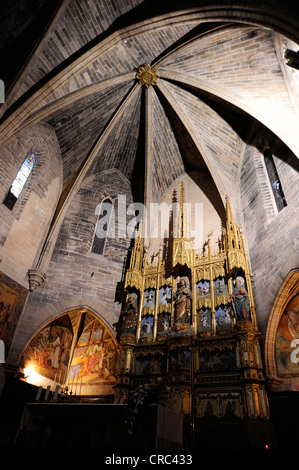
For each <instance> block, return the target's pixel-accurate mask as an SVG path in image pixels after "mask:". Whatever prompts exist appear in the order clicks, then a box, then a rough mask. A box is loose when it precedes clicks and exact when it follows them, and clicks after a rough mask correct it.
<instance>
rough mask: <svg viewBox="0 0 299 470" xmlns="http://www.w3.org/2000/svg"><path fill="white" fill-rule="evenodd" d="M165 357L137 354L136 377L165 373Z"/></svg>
mask: <svg viewBox="0 0 299 470" xmlns="http://www.w3.org/2000/svg"><path fill="white" fill-rule="evenodd" d="M165 368H166V367H165V357H164V356H163V355H161V354H159V355H158V354H156V355H155V354H150V355H146V354H139V355H137V357H136V375H139V376H140V375H153V374H164V373H165Z"/></svg>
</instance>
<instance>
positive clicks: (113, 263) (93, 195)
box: [9, 170, 132, 361]
mask: <svg viewBox="0 0 299 470" xmlns="http://www.w3.org/2000/svg"><path fill="white" fill-rule="evenodd" d="M119 195H121V196H122V197H123V200H124V201H126V207H124V208H123V207H120V208H119V207H118V201H119V197H118V196H119ZM106 197H109V198H111V200H112V201H113V203H114V209H115V226H116V235H117V234H118V232H117V230H118V227H119V224H118V222H119V215H121V219H122V221H121V222H122V225H121V229H123V228H126V227H124V223H123V215H124V213H125V211H126V209H127V207H128V205H129V204H130V203H131V202H132V196H131V190H130V185H129V182H128V181H127V180H126V178H124V177H123V175H122V174H121V173H120V172H119V171H117V170H111V171H107V172H102V173H97V174H94V175H92V176H90V177H89V178H88V179H87V180H85V182H84V184H82V186H81V187H80V189H79V190H78V191H77V193H76V194H75V195H74V197H73V199H72V201H71V203H70V205H69V209H68V212H67V215H66V217H65V218H64V221H63V223H62V225H61V229H60V232H59V235H58V237H57V241H56V245H55V248H54V250H53V254H52V258H51V261H50V264H49V267H48V270H47V273H46V274H47V279H46V281H45V282H44V284H43V285H41V286H40V287H39V288H37V289H36V290H35V291H34V292H32V293H31V294H30V296H29V298H28V302H27V305H26V309H25V311H24V313H23V317H22V320H21V323H20V324H19V326H18V332H17V334H16V336H15V341H14V347H13V349H12V352H11V354H10V358H9V359H10V361H15V360H17V358H18V357H19V355H20V353H21V352H22V351H23V349H24V347H25V346H26V344H27V343H28V341H29V340H30V339H31V338H32V336H33V335H34V334H35V333H36V331H38V329H40V328H41V327H42V326H44V325H45V324H47V323H48V322H50V321H51V320H53V318H55V317H56V316H58V315H61V314H63V313H65V312H67V311H69V310H71V309H73V308H81V307H82V308H84V307H86V308H87V307H88V308H89V309H90V310H91V311H93V312H94V313H96V314H97V315H98V316H100V317H101V318H102V319H103V321H104V322H105V323H106V324H107V325H108V326H109V327H110V329H111V330H113V323H115V322H117V320H118V318H119V314H120V310H121V303H120V302H121V300H122V292H123V290H122V284H121V281H122V274H123V266H124V263H125V261H126V256H127V252H128V248H129V244H130V240H129V239H128V237H126V238H118V237H117V238H108V239H107V242H106V246H105V250H104V253H103V255H99V254H94V253H92V252H91V247H92V242H93V237H94V233H95V228H96V222H97V215H96V208H97V206H98V204H100V203H101V202H102V201H103V200H104V199H105V198H106ZM119 209H120V211H121V212H120V211H119ZM131 219H132V217H128V218H127V220H128V221H129V220H131Z"/></svg>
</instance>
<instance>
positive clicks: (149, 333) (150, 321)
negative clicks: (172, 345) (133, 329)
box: [140, 315, 154, 339]
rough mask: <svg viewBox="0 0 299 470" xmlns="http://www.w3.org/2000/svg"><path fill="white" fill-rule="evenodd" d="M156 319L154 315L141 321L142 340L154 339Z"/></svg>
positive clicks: (146, 316)
mask: <svg viewBox="0 0 299 470" xmlns="http://www.w3.org/2000/svg"><path fill="white" fill-rule="evenodd" d="M153 329H154V317H153V316H152V315H145V316H144V317H142V320H141V332H140V337H141V338H144V339H145V338H149V339H152V338H153Z"/></svg>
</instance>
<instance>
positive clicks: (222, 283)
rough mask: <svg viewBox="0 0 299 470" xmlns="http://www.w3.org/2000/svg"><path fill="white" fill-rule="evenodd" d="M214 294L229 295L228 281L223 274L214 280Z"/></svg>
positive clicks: (218, 295)
mask: <svg viewBox="0 0 299 470" xmlns="http://www.w3.org/2000/svg"><path fill="white" fill-rule="evenodd" d="M214 294H215V297H221V296H226V295H228V286H227V281H226V279H225V278H224V277H223V276H219V277H217V279H215V280H214Z"/></svg>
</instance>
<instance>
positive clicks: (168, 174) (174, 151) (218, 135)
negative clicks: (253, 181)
mask: <svg viewBox="0 0 299 470" xmlns="http://www.w3.org/2000/svg"><path fill="white" fill-rule="evenodd" d="M46 3H47V2H43V1H37V2H34V1H33V0H32V1H27V2H26V1H25V0H24V1H22V2H19V14H20V15H22V14H23V17H24V24H23V27H21V25H20V23H18V24H19V28H18V30H17V32H18V33H17V32H16V37H14V38H9V37H7V36H5V31H3V28H2V30H1V31H0V33H1V36H2V37H6V38H7V41H6V43H5V44H4V43H3V47H2V49H1V50H0V52H1V53H2V56H3V55H4V54H5V53H6V54H7V53H8V51H10V50H13V48H14V47H15V44H17V39H18V37H17V36H18V34H19V39H20V38H21V39H22V40H23V41H24V36H25V38H26V37H27V36H26V32H27V34H29V31H30V30H31V31H33V36H34V34H37V33H38V31H37V30H39V29H42V28H41V24H43V25H44V29H43V30H42V31H40V32H39V35H38V37H37V38H36V42H35V46H34V48H32V47H31V49H30V47H29V46H28V47H29V49H30V51H29V52H28V59H27V61H26V62H25V64H24V66H23V64H21V66H23V68H20V69H19V70H18V74H17V75H16V72H14V69H15V65H14V67H11V68H9V67H8V69H7V83H8V84H9V86H8V90H7V95H6V100H5V104H4V105H2V107H1V109H0V113H1V115H2V120H1V127H0V130H1V135H2V145H5V144H6V143H8V142H9V140H10V139H12V138H14V137H15V136H17V135H18V134H20V133H21V132H22V131H23V130H24V129H27V128H29V127H30V126H32V125H34V124H35V123H37V122H40V121H43V122H47V123H48V124H50V125H52V126H53V127H54V129H55V131H56V134H57V138H58V141H59V144H60V148H61V156H62V161H63V179H64V181H63V186H64V190H65V192H64V194H65V195H66V194H70V193H71V192H72V191H75V190H76V189H77V188H78V187H79V185H80V184H81V182H82V181H83V180H84V179H85V178H87V177H88V176H89V175H90V174H91V173H94V172H97V171H103V170H107V169H110V168H117V169H118V170H119V171H120V172H121V173H123V175H124V176H125V177H126V178H128V180H129V181H130V182H131V186H132V191H133V195H134V197H135V199H136V200H139V201H143V200H144V199H145V200H146V201H151V200H152V201H159V200H160V199H161V197H162V195H163V194H164V193H165V191H166V190H167V188H168V187H169V186H170V185H171V184H172V183H173V182H174V180H175V179H176V178H177V177H179V176H180V175H182V174H183V173H184V172H191V171H193V170H197V171H199V172H200V173H201V174H202V175H204V176H205V178H206V179H207V180H209V181H210V185H211V188H212V187H214V188H217V194H218V196H217V197H218V199H219V200H218V204H220V205H221V203H224V201H225V196H226V194H229V195H230V197H231V199H232V204H233V205H234V206H235V207H236V208H237V206H238V203H239V200H238V195H239V192H240V171H241V167H242V161H243V156H244V149H245V146H246V145H247V144H249V143H250V142H251V139H252V135H254V133H255V132H256V129H257V127H259V128H260V129H261V128H262V129H264V130H265V132H268V133H273V134H276V135H277V136H278V137H279V138H280V139H281V140H283V141H284V142H285V144H286V145H287V146H289V148H290V149H291V150H292V151H293V152H294V153H295V154H297V155H299V148H298V142H296V129H298V125H299V115H298V109H297V106H296V100H297V98H298V92H297V91H296V88H295V87H294V86H293V83H294V80H295V81H296V80H297V76H296V74H293V75H290V72H289V71H288V70H287V66H286V65H285V64H284V62H283V47H285V45H286V43H287V41H290V40H296V37H295V35H296V27H295V23H296V22H295V20H294V25H293V24H292V21H291V20H289V24H288V31H289V32H291V33H289V38H286V37H284V28H283V25H284V18H283V15H284V14H285V16H286V17H289V16H288V15H289V14H290V9H289V5H290V3H291V2H284V3H285V5H284V9H282V10H280V11H282V16H281V21H279V18H278V16H279V15H278V14H277V15H276V16H275V14H274V13H275V8H274V10H273V12H274V13H273V15H272V16H270V15H269V12H270V11H271V2H264V5H263V7H261V8H262V9H263V8H264V10H265V13H266V14H267V15H268V24H267V21H265V20H264V19H263V18H264V17H266V16H267V15H266V14H265V16H263V15H261V11H260V10H258V9H257V8H258V7H257V5H258V3H257V4H256V5H255V2H252V7H251V8H249V7H248V8H247V9H246V8H245V9H244V5H242V4H243V3H244V2H238V4H236V5H235V4H234V3H228V2H222V3H223V4H225V3H227V7H225V5H224V6H219V5H218V6H217V3H215V4H214V2H192V1H191V2H188V3H185V2H172V3H171V4H170V3H169V2H168V1H167V2H165V3H164V2H160V3H161V4H162V3H163V5H159V4H158V2H148V1H142V0H126V1H123V0H99V1H96V0H64V1H62V2H56V3H55V2H54V3H52V9H50V7H49V5H48V6H47V5H46ZM48 3H49V2H48ZM50 3H51V2H50ZM198 3H201V4H202V5H200V6H199V5H198ZM211 3H212V5H211ZM249 3H250V2H249ZM278 3H279V2H278ZM209 5H210V6H209ZM240 5H241V6H240ZM208 6H209V7H208ZM253 6H255V8H254V7H253ZM46 7H47V8H48V10H46V12H45V9H46ZM35 8H36V11H38V12H39V13H40V15H41V18H43V20H40V23H41V24H39V26H38V25H36V23H34V25H35V28H36V29H33V30H32V27H33V23H30V21H33V20H32V17H31V15H32V13H33V11H34V9H35ZM242 12H243V13H242ZM244 12H245V13H244ZM26 15H27V16H26ZM10 18H11V17H9V14H7V17H6V18H5V21H4V24H6V25H7V27H8V28H9V24H10V23H9V21H10ZM18 18H19V16H18ZM294 18H295V17H294ZM42 21H43V22H42ZM35 22H36V20H35ZM46 26H47V28H45V27H46ZM26 28H27V29H26ZM28 28H29V31H28ZM292 31H294V33H293V34H292ZM280 33H282V34H280ZM145 64H150V65H151V66H152V67H154V68H155V70H156V72H157V74H158V78H157V82H156V84H155V85H152V86H150V87H149V88H146V87H144V86H142V85H140V83H139V81H138V79H137V77H136V74H137V72H138V69H139V67H140V66H142V65H145ZM14 73H15V75H13V74H14ZM13 77H14V78H13ZM64 197H65V196H64Z"/></svg>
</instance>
